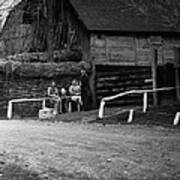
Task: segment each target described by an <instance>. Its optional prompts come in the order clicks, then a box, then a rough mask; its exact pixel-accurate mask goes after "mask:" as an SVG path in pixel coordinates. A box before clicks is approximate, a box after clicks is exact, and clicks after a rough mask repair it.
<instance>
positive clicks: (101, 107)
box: [98, 100, 105, 119]
mask: <svg viewBox="0 0 180 180" xmlns="http://www.w3.org/2000/svg"><path fill="white" fill-rule="evenodd" d="M104 106H105V101H104V100H101V104H100V108H99V116H98V117H99V119H102V118H103V116H104Z"/></svg>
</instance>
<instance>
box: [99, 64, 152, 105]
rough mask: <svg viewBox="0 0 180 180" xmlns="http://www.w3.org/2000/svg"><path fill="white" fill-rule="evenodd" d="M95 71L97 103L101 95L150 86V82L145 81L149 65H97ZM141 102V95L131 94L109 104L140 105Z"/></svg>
mask: <svg viewBox="0 0 180 180" xmlns="http://www.w3.org/2000/svg"><path fill="white" fill-rule="evenodd" d="M96 71H97V73H96V97H97V102H98V103H99V101H100V100H101V99H102V97H107V96H111V95H115V94H118V93H121V92H125V91H129V90H134V89H150V88H152V83H151V82H148V81H146V80H147V79H150V78H151V68H150V67H139V66H106V65H97V66H96ZM141 103H142V95H139V94H136V95H135V94H133V95H130V96H126V97H121V98H119V99H117V100H114V101H112V102H111V103H109V104H111V105H117V104H121V105H130V104H131V105H132V104H136V105H140V104H141Z"/></svg>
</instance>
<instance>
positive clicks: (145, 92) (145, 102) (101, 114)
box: [98, 87, 177, 121]
mask: <svg viewBox="0 0 180 180" xmlns="http://www.w3.org/2000/svg"><path fill="white" fill-rule="evenodd" d="M175 89H177V88H175V87H162V88H156V89H147V90H131V91H126V92H123V93H119V94H117V95H114V96H110V97H104V98H102V100H101V103H100V107H99V114H98V118H99V119H102V118H103V117H104V108H105V105H106V103H107V102H108V101H112V100H115V99H117V98H120V97H123V96H127V95H130V94H143V112H144V113H145V112H146V111H147V108H148V93H154V92H159V91H171V90H175ZM131 114H132V111H131ZM131 116H132V115H131ZM129 121H130V120H129Z"/></svg>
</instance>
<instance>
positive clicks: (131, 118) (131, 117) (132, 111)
mask: <svg viewBox="0 0 180 180" xmlns="http://www.w3.org/2000/svg"><path fill="white" fill-rule="evenodd" d="M133 116H134V110H133V109H131V110H130V111H129V117H128V123H131V122H132V121H133Z"/></svg>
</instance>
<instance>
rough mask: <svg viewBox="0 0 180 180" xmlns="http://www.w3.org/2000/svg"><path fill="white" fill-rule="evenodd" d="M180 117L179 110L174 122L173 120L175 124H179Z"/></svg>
mask: <svg viewBox="0 0 180 180" xmlns="http://www.w3.org/2000/svg"><path fill="white" fill-rule="evenodd" d="M179 118H180V112H177V113H176V116H175V118H174V122H173V125H174V126H177V125H178V123H179Z"/></svg>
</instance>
